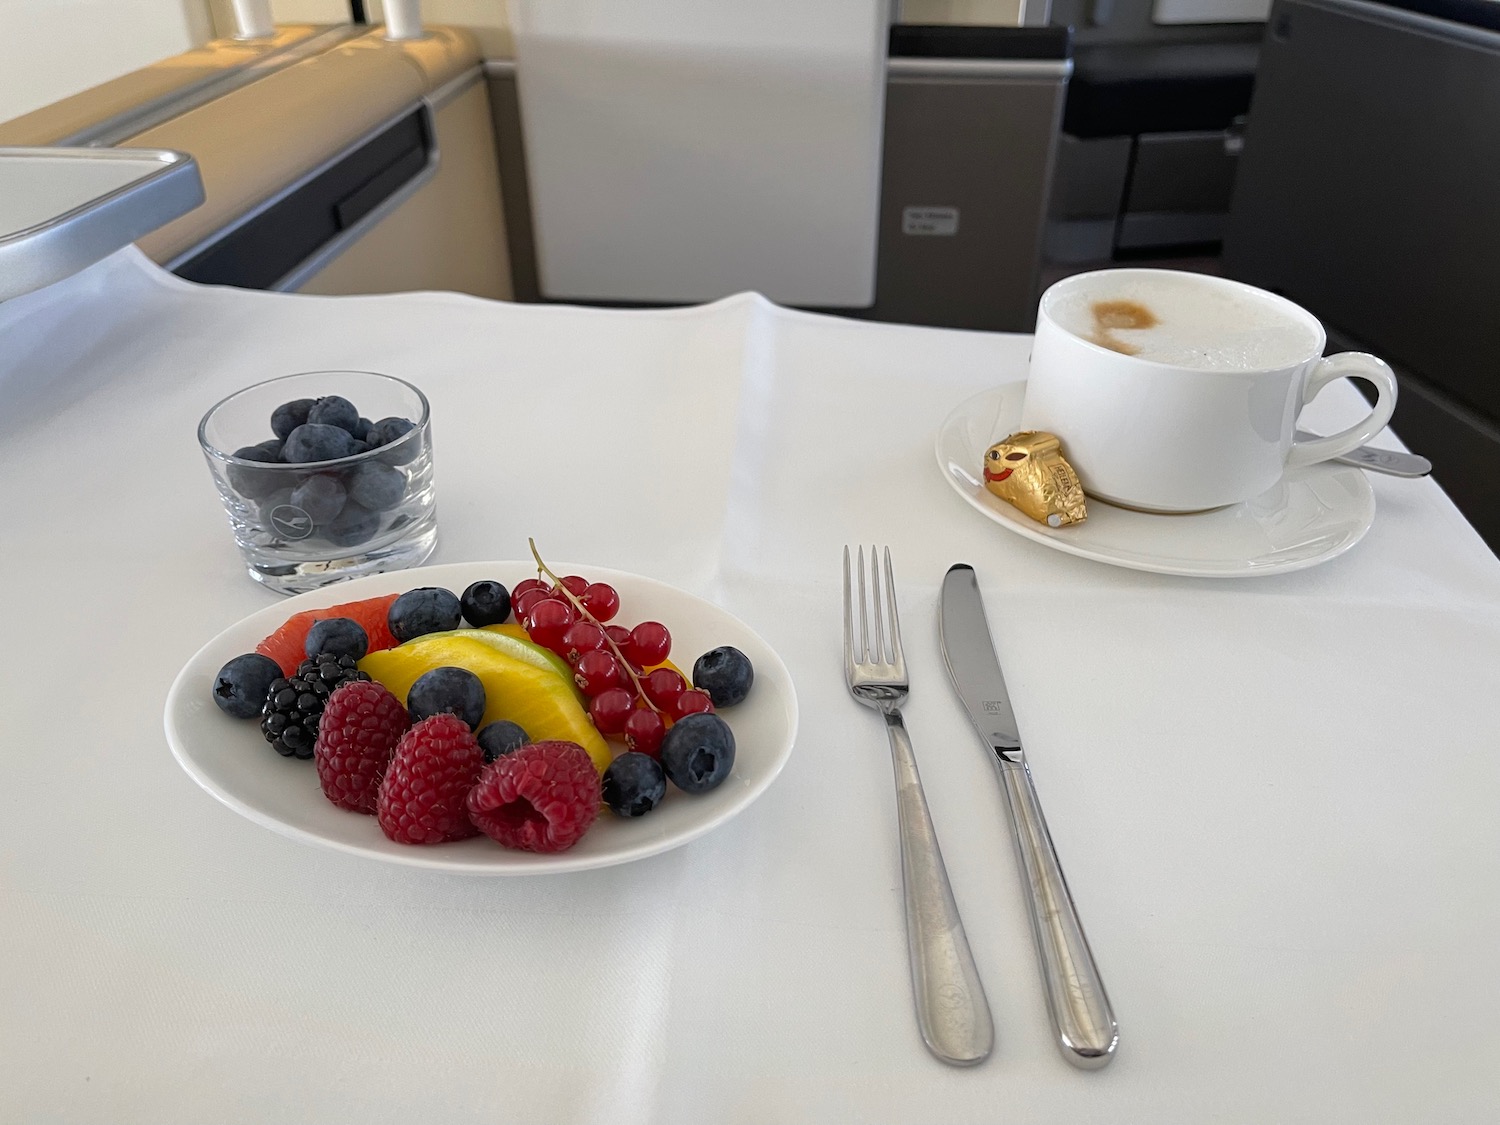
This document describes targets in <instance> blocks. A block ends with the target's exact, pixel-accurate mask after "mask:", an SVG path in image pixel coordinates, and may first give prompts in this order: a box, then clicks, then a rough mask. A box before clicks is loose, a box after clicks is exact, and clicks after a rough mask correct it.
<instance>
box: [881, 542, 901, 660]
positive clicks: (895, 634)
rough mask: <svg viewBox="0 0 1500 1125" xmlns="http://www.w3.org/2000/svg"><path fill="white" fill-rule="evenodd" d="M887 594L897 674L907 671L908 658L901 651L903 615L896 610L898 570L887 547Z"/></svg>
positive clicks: (893, 655)
mask: <svg viewBox="0 0 1500 1125" xmlns="http://www.w3.org/2000/svg"><path fill="white" fill-rule="evenodd" d="M885 594H886V598H887V604H888V606H889V609H890V614H891V662H892V663H893V664H895V665H896V670H897V675H904V674H905V672H906V658H905V657H904V656H903V655H902V652H901V617H900V615H899V614H897V612H896V572H895V571H894V570H892V569H891V549H890V548H889V547H887V548H886V549H885Z"/></svg>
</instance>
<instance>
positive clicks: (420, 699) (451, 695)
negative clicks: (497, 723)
mask: <svg viewBox="0 0 1500 1125" xmlns="http://www.w3.org/2000/svg"><path fill="white" fill-rule="evenodd" d="M406 711H407V713H408V714H409V715H410V716H411V721H412V722H413V723H420V722H421V721H422V720H423V719H430V718H431V717H432V716H433V715H441V714H443V713H444V712H445V711H446V712H448V713H450V714H453V715H457V716H458V717H459V718H460V719H462V720H463V721H464V722H466V723H468V724H469V729H470V730H473V729H474V728H475V727H477V726H478V725H479V720H480V719H482V718H484V684H482V683H480V682H479V677H478V676H476V675H475V674H474V673H473V672H470V671H469V670H468V669H467V668H452V667H443V668H434V669H433V670H432V671H431V672H424V673H422V675H420V676H418V677H417V682H416V683H414V684H412V685H411V691H410V692H408V693H407V696H406ZM492 725H493V724H492Z"/></svg>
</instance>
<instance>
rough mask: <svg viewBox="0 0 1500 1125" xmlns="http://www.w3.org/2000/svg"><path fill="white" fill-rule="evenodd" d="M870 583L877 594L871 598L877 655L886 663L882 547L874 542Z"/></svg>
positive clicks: (871, 547)
mask: <svg viewBox="0 0 1500 1125" xmlns="http://www.w3.org/2000/svg"><path fill="white" fill-rule="evenodd" d="M870 585H871V587H872V588H873V589H874V593H875V596H874V597H873V598H871V599H870V605H871V607H872V609H873V612H874V615H875V656H874V658H873V659H874V660H875V663H877V664H884V663H886V656H885V630H884V629H883V628H882V620H881V619H882V618H883V617H884V614H882V613H881V610H880V549H879V548H878V547H876V546H875V545H874V544H873V543H872V544H871V545H870Z"/></svg>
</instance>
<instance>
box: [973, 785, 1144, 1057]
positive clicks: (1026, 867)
mask: <svg viewBox="0 0 1500 1125" xmlns="http://www.w3.org/2000/svg"><path fill="white" fill-rule="evenodd" d="M996 765H997V766H998V767H999V770H1000V780H1001V785H1002V787H1003V788H1004V790H1005V797H1006V800H1007V802H1008V803H1009V805H1010V814H1011V815H1010V822H1011V827H1012V828H1013V829H1014V830H1015V839H1016V853H1017V856H1018V858H1019V859H1020V863H1021V871H1022V874H1023V876H1024V878H1025V880H1026V889H1027V891H1028V894H1027V896H1026V903H1027V905H1028V906H1029V907H1030V908H1031V932H1032V936H1033V937H1034V938H1035V939H1036V950H1037V958H1038V960H1040V962H1041V967H1042V983H1043V986H1044V988H1045V991H1046V994H1047V1011H1048V1014H1050V1015H1051V1017H1052V1030H1053V1031H1054V1032H1055V1033H1056V1035H1057V1039H1058V1046H1059V1047H1060V1048H1061V1049H1062V1052H1063V1057H1064V1058H1066V1059H1067V1060H1068V1061H1069V1062H1070V1063H1072V1064H1073V1065H1074V1066H1078V1067H1083V1068H1085V1069H1088V1070H1093V1069H1097V1068H1098V1067H1101V1066H1104V1065H1105V1064H1106V1063H1108V1062H1109V1060H1110V1059H1111V1058H1113V1057H1114V1052H1115V1047H1116V1046H1117V1045H1118V1043H1119V1041H1120V1029H1119V1026H1118V1025H1117V1024H1116V1023H1115V1014H1114V1012H1113V1010H1112V1009H1111V1008H1110V1005H1109V997H1108V996H1107V995H1105V992H1104V981H1103V980H1102V979H1101V978H1100V976H1099V969H1098V966H1096V965H1095V964H1094V955H1093V953H1092V952H1090V950H1089V943H1088V938H1086V937H1085V936H1084V933H1083V926H1082V924H1081V923H1080V922H1079V921H1078V912H1077V911H1076V910H1075V909H1074V907H1073V896H1072V895H1071V894H1069V893H1068V882H1067V880H1066V879H1064V878H1063V872H1062V865H1061V864H1060V863H1058V861H1057V851H1056V849H1054V848H1053V846H1052V836H1051V834H1050V833H1049V832H1048V831H1047V821H1046V820H1045V819H1044V818H1043V816H1042V806H1041V804H1040V803H1039V802H1038V801H1037V797H1036V787H1035V786H1033V785H1032V783H1031V771H1030V770H1029V769H1027V768H1026V761H1025V758H1024V757H1022V758H1021V760H1020V761H1018V762H1017V761H1006V760H1004V759H997V761H996Z"/></svg>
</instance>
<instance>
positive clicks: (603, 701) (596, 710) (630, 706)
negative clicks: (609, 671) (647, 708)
mask: <svg viewBox="0 0 1500 1125" xmlns="http://www.w3.org/2000/svg"><path fill="white" fill-rule="evenodd" d="M634 714H635V694H634V693H633V692H629V691H626V690H625V689H624V688H610V689H609V690H608V691H601V692H600V693H599V694H598V695H596V696H594V698H593V699H591V700H589V718H591V719H593V720H594V726H595V728H597V729H598V731H599V733H600V734H619V733H620V732H621V731H622V730H624V729H625V720H626V719H628V718H630V716H631V715H634Z"/></svg>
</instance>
